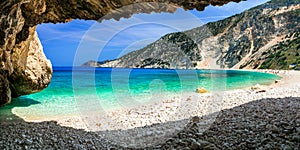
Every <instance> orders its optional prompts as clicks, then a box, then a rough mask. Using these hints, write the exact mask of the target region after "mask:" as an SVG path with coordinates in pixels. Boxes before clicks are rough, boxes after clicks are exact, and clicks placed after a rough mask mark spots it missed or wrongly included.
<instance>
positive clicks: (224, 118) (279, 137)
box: [0, 97, 300, 149]
mask: <svg viewBox="0 0 300 150" xmlns="http://www.w3.org/2000/svg"><path fill="white" fill-rule="evenodd" d="M299 110H300V98H299V97H288V98H278V99H273V98H269V99H261V100H258V101H253V102H250V103H247V104H243V105H240V106H238V107H234V108H232V109H226V110H222V111H221V112H220V113H219V114H218V116H217V118H216V119H215V121H214V123H213V124H212V125H211V126H210V127H209V129H208V130H206V131H204V132H202V131H201V120H202V119H204V118H199V117H193V118H191V119H190V120H189V123H188V124H187V125H186V127H185V128H184V129H183V130H182V131H180V132H178V133H177V134H176V135H174V136H173V137H171V138H169V139H167V140H166V141H161V142H162V143H161V144H157V145H155V146H151V147H146V148H145V149H173V148H175V149H254V148H257V149H299V147H300V114H299ZM0 126H1V130H0V134H1V140H0V148H1V149H39V148H45V149H57V148H60V149H66V148H67V149H113V148H116V149H127V148H130V147H120V146H118V145H114V144H112V142H111V141H109V140H108V139H105V138H103V137H101V134H98V133H97V132H86V131H84V130H81V129H74V128H71V127H62V126H60V125H58V124H57V123H56V122H53V121H52V122H41V123H28V122H24V121H21V122H15V123H7V122H6V123H4V122H1V123H0ZM108 133H109V132H108Z"/></svg>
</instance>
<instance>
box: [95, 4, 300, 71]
mask: <svg viewBox="0 0 300 150" xmlns="http://www.w3.org/2000/svg"><path fill="white" fill-rule="evenodd" d="M299 20H300V3H299V1H298V0H285V1H278V0H273V1H270V2H268V3H266V4H263V5H260V6H257V7H255V8H252V9H250V10H247V11H245V12H243V13H241V14H237V15H234V16H232V17H229V18H227V19H224V20H220V21H217V22H211V23H208V24H206V25H204V26H201V27H198V28H195V29H192V30H188V31H184V32H179V33H178V32H177V33H170V34H167V35H165V36H163V37H162V38H160V39H159V40H157V41H155V42H154V43H151V44H149V45H147V46H146V47H145V48H142V49H140V50H137V51H134V52H131V53H129V54H126V55H124V56H122V57H121V58H119V59H117V60H115V61H110V62H108V63H106V64H103V65H100V66H101V67H122V68H123V67H125V68H127V67H130V68H131V67H134V68H171V69H182V68H184V69H185V68H188V69H195V68H198V69H202V68H205V69H207V68H236V69H241V68H250V69H253V68H260V67H261V66H262V67H261V68H266V67H267V68H268V66H271V67H272V66H273V67H272V68H274V66H279V65H280V66H282V67H280V68H277V69H287V67H286V66H288V64H293V63H295V64H297V63H300V56H299V52H298V49H299V43H298V41H299V33H300V24H299ZM283 45H284V46H283ZM279 47H280V48H279ZM276 50H277V53H278V54H277V55H278V57H274V59H273V63H272V64H273V65H272V64H270V63H268V61H267V62H266V61H265V60H267V59H268V58H270V57H272V55H271V54H273V53H274V52H276ZM283 55H284V56H283ZM292 56H293V57H292ZM272 58H273V57H272ZM287 58H288V60H287ZM277 60H281V63H280V64H277V63H276V61H277Z"/></svg>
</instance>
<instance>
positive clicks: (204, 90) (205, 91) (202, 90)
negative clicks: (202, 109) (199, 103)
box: [196, 87, 207, 93]
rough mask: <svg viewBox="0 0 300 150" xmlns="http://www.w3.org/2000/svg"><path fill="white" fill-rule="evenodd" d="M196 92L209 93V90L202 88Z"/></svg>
mask: <svg viewBox="0 0 300 150" xmlns="http://www.w3.org/2000/svg"><path fill="white" fill-rule="evenodd" d="M196 92H197V93H207V90H206V89H205V88H203V87H201V88H197V89H196Z"/></svg>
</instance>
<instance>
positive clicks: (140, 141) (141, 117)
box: [1, 70, 300, 149]
mask: <svg viewBox="0 0 300 150" xmlns="http://www.w3.org/2000/svg"><path fill="white" fill-rule="evenodd" d="M256 71H260V72H267V73H275V74H277V75H279V76H281V77H282V78H281V80H280V81H276V83H275V82H274V83H273V84H271V85H259V86H256V87H248V88H244V89H237V90H229V91H223V92H208V93H203V94H201V93H196V92H190V93H184V94H182V95H179V96H175V97H173V98H171V99H164V100H162V101H155V102H154V103H149V104H141V105H139V106H134V107H124V108H122V109H120V110H113V111H106V112H103V113H102V114H100V113H99V112H91V113H88V114H79V115H77V116H67V117H64V118H60V117H58V118H56V119H54V120H46V119H45V120H26V119H25V121H23V122H19V123H1V126H5V127H6V129H7V130H5V131H4V130H2V131H1V135H2V136H3V137H2V138H4V136H5V135H6V134H8V133H9V130H14V128H18V127H19V126H22V127H24V126H28V127H29V126H30V127H32V126H33V128H35V126H34V124H36V129H37V130H39V128H43V127H44V126H48V125H49V124H50V127H51V126H53V127H54V129H56V128H58V129H57V131H61V130H64V129H67V130H68V131H70V133H68V134H72V133H75V132H76V133H77V132H80V135H78V136H80V138H82V139H86V138H85V136H87V135H88V136H91V135H93V136H95V137H96V138H97V139H100V143H102V144H103V143H106V145H105V144H104V145H101V146H100V147H105V148H106V147H109V146H112V147H118V148H124V147H125V148H126V147H149V148H151V147H152V148H155V147H156V148H166V149H168V148H172V147H174V146H175V147H177V148H180V149H181V148H185V147H189V148H191V147H194V148H195V149H197V148H205V147H211V148H222V147H223V146H224V144H225V146H228V147H235V148H251V147H248V146H249V145H251V142H252V145H255V144H256V143H259V142H262V141H261V140H263V139H265V138H266V139H267V142H266V143H265V144H264V143H262V144H261V145H256V147H259V146H262V148H265V147H264V146H266V145H267V144H269V145H268V146H270V147H271V148H275V147H278V146H279V147H281V148H282V146H283V147H284V146H290V147H291V148H293V147H297V146H298V147H299V134H300V126H299V124H300V116H299V108H300V99H299V97H300V72H299V71H282V70H280V71H277V70H256ZM250 110H252V111H250ZM280 112H282V113H280ZM195 116H197V117H195ZM266 116H269V117H266ZM256 119H257V120H256ZM287 119H288V121H290V122H286V120H287ZM41 121H56V122H50V123H49V122H41ZM27 122H32V123H27ZM278 122H279V123H280V122H284V123H285V125H282V126H278V125H276V123H278ZM259 125H262V126H263V127H264V128H258V127H257V126H259ZM274 126H275V127H276V128H277V129H276V130H277V131H276V133H274V134H272V133H273V130H275V129H274V128H275V127H274ZM7 127H11V128H7ZM285 127H286V128H285ZM3 128H4V127H3ZM62 128H63V129H62ZM254 128H255V129H254ZM20 129H22V128H20ZM26 130H27V129H24V131H22V130H21V131H20V132H21V133H22V132H25V131H26ZM30 130H31V129H30ZM227 130H232V132H230V133H228V131H227ZM57 131H53V134H54V135H53V136H55V137H57V136H58V135H55V134H56V132H57ZM64 132H65V131H64ZM238 132H241V133H238ZM265 132H271V133H270V136H275V137H262V136H261V135H262V134H264V133H265ZM290 132H291V133H290ZM13 133H15V134H11V135H10V134H9V135H7V136H8V137H9V138H14V136H19V134H20V133H16V131H14V132H13ZM234 133H235V134H234ZM28 134H29V135H30V134H34V133H28ZM59 134H61V133H59ZM181 134H182V136H181ZM226 134H228V137H226ZM277 134H278V135H277ZM281 134H284V135H281ZM221 135H222V136H224V137H226V138H223V139H222V138H221V137H219V136H221ZM32 136H33V135H32ZM70 136H71V135H70ZM238 136H241V137H243V138H244V139H245V141H240V140H241V139H239V137H238ZM282 136H283V137H282ZM58 137H59V136H58ZM71 137H72V136H71ZM95 137H94V138H95ZM235 138H236V140H233V139H235ZM243 138H242V139H243ZM277 138H279V140H278V139H277ZM274 139H275V142H277V143H278V142H279V145H276V144H275V145H274V144H273V145H272V143H271V144H270V143H268V142H273V141H274ZM284 139H286V140H284ZM93 140H95V139H93ZM199 140H200V141H199ZM287 140H288V141H290V143H288V142H286V141H287ZM1 141H3V140H1ZM238 141H240V143H235V142H238ZM98 142H99V141H98ZM282 142H283V143H282ZM32 143H33V142H32ZM32 143H31V144H30V142H29V145H32ZM241 143H244V145H240V144H241ZM249 143H250V144H249ZM253 143H254V144H253ZM280 143H281V145H280ZM2 144H3V142H2V143H1V146H3V145H2ZM81 144H83V145H85V144H84V142H83V143H81ZM25 145H26V143H25ZM79 145H80V142H79ZM85 146H86V145H85ZM91 146H93V144H91Z"/></svg>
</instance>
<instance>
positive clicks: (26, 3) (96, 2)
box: [0, 0, 240, 105]
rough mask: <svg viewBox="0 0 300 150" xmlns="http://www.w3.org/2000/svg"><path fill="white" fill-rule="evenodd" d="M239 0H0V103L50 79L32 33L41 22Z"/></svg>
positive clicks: (38, 87) (48, 67) (39, 87)
mask: <svg viewBox="0 0 300 150" xmlns="http://www.w3.org/2000/svg"><path fill="white" fill-rule="evenodd" d="M230 1H235V2H239V1H240V0H187V1H186V0H177V1H173V0H161V1H159V2H157V1H156V0H122V1H121V0H110V1H108V0H68V1H62V0H5V1H1V2H0V79H1V80H0V93H1V96H0V105H2V104H5V103H8V102H9V101H10V100H11V97H18V96H20V95H24V94H30V93H34V92H37V91H40V90H42V89H44V88H45V87H47V85H48V84H49V82H50V80H51V75H52V69H51V64H50V62H49V61H48V60H47V59H46V57H45V56H44V53H43V50H42V46H41V44H40V42H39V40H38V37H37V35H36V33H35V28H36V25H38V24H41V23H48V22H51V23H58V22H67V21H70V20H72V19H86V20H98V21H99V22H101V21H102V20H103V19H111V18H114V19H116V20H119V19H120V18H121V17H126V18H127V17H130V16H131V15H133V14H136V13H151V12H153V11H154V12H174V11H175V10H176V9H177V8H178V7H183V8H184V9H194V8H196V9H197V10H199V11H201V10H204V8H205V7H206V6H208V5H210V4H212V5H223V4H226V3H228V2H230Z"/></svg>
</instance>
